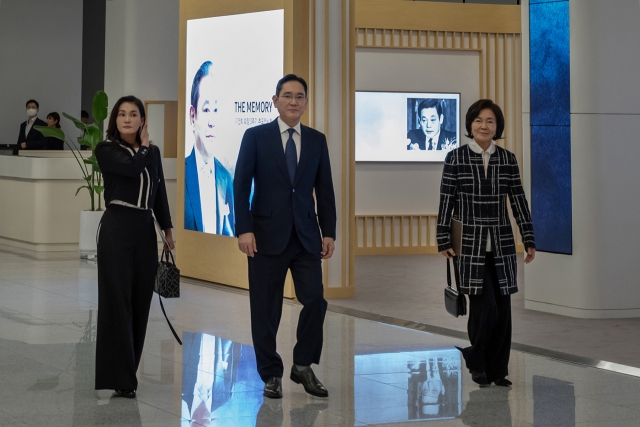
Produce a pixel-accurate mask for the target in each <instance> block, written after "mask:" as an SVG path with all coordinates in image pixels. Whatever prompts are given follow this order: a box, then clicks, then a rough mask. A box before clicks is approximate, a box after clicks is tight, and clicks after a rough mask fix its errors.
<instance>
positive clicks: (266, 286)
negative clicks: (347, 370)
mask: <svg viewBox="0 0 640 427" xmlns="http://www.w3.org/2000/svg"><path fill="white" fill-rule="evenodd" d="M289 269H290V270H291V275H292V277H293V284H294V287H295V290H296V298H297V299H298V301H299V302H300V303H301V304H302V306H303V308H302V311H301V312H300V317H299V319H298V329H297V332H296V338H297V343H296V345H295V347H294V349H293V363H294V364H296V365H299V366H310V365H311V364H312V363H316V364H317V363H320V354H321V353H322V342H323V335H322V328H323V324H324V316H325V313H326V311H327V301H325V299H324V289H323V287H322V264H321V260H320V254H311V253H309V252H307V250H306V249H305V248H304V246H303V245H302V243H301V242H300V239H299V238H298V233H297V232H296V231H295V229H294V230H292V232H291V238H290V239H289V243H288V244H287V247H286V249H285V250H284V252H283V253H281V254H279V255H264V254H261V253H260V252H256V253H255V256H254V257H253V258H252V257H249V302H250V306H251V336H252V338H253V346H254V349H255V352H256V363H257V366H258V374H259V375H260V377H261V378H262V380H263V381H265V382H266V381H268V379H269V378H270V377H277V378H282V375H283V372H284V366H283V364H282V358H281V357H280V355H279V354H278V352H277V351H276V335H277V333H278V327H279V326H280V318H281V317H282V298H283V296H284V282H285V279H286V277H287V270H289Z"/></svg>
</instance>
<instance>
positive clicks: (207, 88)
mask: <svg viewBox="0 0 640 427" xmlns="http://www.w3.org/2000/svg"><path fill="white" fill-rule="evenodd" d="M283 46H284V11H283V10H282V9H280V10H272V11H266V12H255V13H247V14H239V15H230V16H220V17H212V18H204V19H193V20H189V21H187V52H186V54H187V58H186V82H185V84H186V91H185V92H186V102H185V105H186V108H185V111H184V114H185V129H184V144H185V146H184V153H185V191H184V229H185V230H194V231H201V232H205V233H210V234H218V235H223V236H234V235H235V219H234V199H233V175H234V173H235V169H236V159H237V157H238V151H239V150H240V142H241V141H242V135H243V134H244V132H245V130H247V129H248V128H249V127H252V126H256V125H259V124H262V123H267V122H270V121H272V120H274V119H275V118H276V117H278V112H277V110H276V109H275V107H274V106H273V103H272V101H271V98H272V96H273V95H274V93H275V87H276V84H277V82H278V80H279V79H281V78H282V75H283V69H284V49H283Z"/></svg>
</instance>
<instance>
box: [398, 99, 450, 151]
mask: <svg viewBox="0 0 640 427" xmlns="http://www.w3.org/2000/svg"><path fill="white" fill-rule="evenodd" d="M409 102H410V103H412V107H413V108H410V109H409V111H408V114H409V117H408V120H407V122H408V123H409V129H408V132H407V139H409V144H407V150H444V151H450V150H452V149H454V148H456V147H457V146H458V140H457V137H456V132H455V131H450V130H447V129H446V128H445V125H446V124H447V123H448V121H450V122H453V124H454V126H457V123H456V118H455V117H452V118H451V119H452V120H447V119H449V117H446V116H445V108H443V105H444V107H450V106H449V105H448V103H451V102H455V101H454V100H451V99H437V98H427V99H410V100H409ZM448 109H449V108H447V110H448ZM453 111H455V109H453ZM412 123H415V125H412ZM454 129H455V128H454Z"/></svg>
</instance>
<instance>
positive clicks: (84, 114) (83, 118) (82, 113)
mask: <svg viewBox="0 0 640 427" xmlns="http://www.w3.org/2000/svg"><path fill="white" fill-rule="evenodd" d="M80 121H81V122H82V123H84V124H85V125H87V124H89V113H87V111H86V110H82V111H80ZM84 133H85V131H82V136H84ZM80 149H81V150H88V149H89V147H87V146H86V145H82V144H80Z"/></svg>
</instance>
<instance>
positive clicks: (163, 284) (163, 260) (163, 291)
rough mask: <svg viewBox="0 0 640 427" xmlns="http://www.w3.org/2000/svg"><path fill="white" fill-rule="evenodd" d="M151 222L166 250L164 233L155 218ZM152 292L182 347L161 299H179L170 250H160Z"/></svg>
mask: <svg viewBox="0 0 640 427" xmlns="http://www.w3.org/2000/svg"><path fill="white" fill-rule="evenodd" d="M153 222H154V224H155V225H156V229H157V230H158V234H160V237H162V242H163V243H164V245H165V247H167V248H168V247H169V244H168V243H167V239H166V238H165V237H164V233H163V232H162V230H161V229H160V224H158V221H156V219H155V217H154V218H153ZM153 291H154V292H155V293H157V294H158V300H159V301H160V308H162V314H164V318H165V319H167V323H168V324H169V328H171V332H173V336H174V337H175V338H176V341H178V343H179V344H180V345H182V341H181V340H180V338H179V337H178V334H177V333H176V331H175V329H173V325H172V324H171V322H170V321H169V318H168V317H167V313H166V311H164V304H162V298H161V297H164V298H180V269H179V268H178V267H176V262H175V260H174V259H173V253H172V252H171V250H168V251H167V250H164V248H163V250H162V255H161V256H160V261H159V262H158V269H157V270H156V281H155V284H154V286H153Z"/></svg>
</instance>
